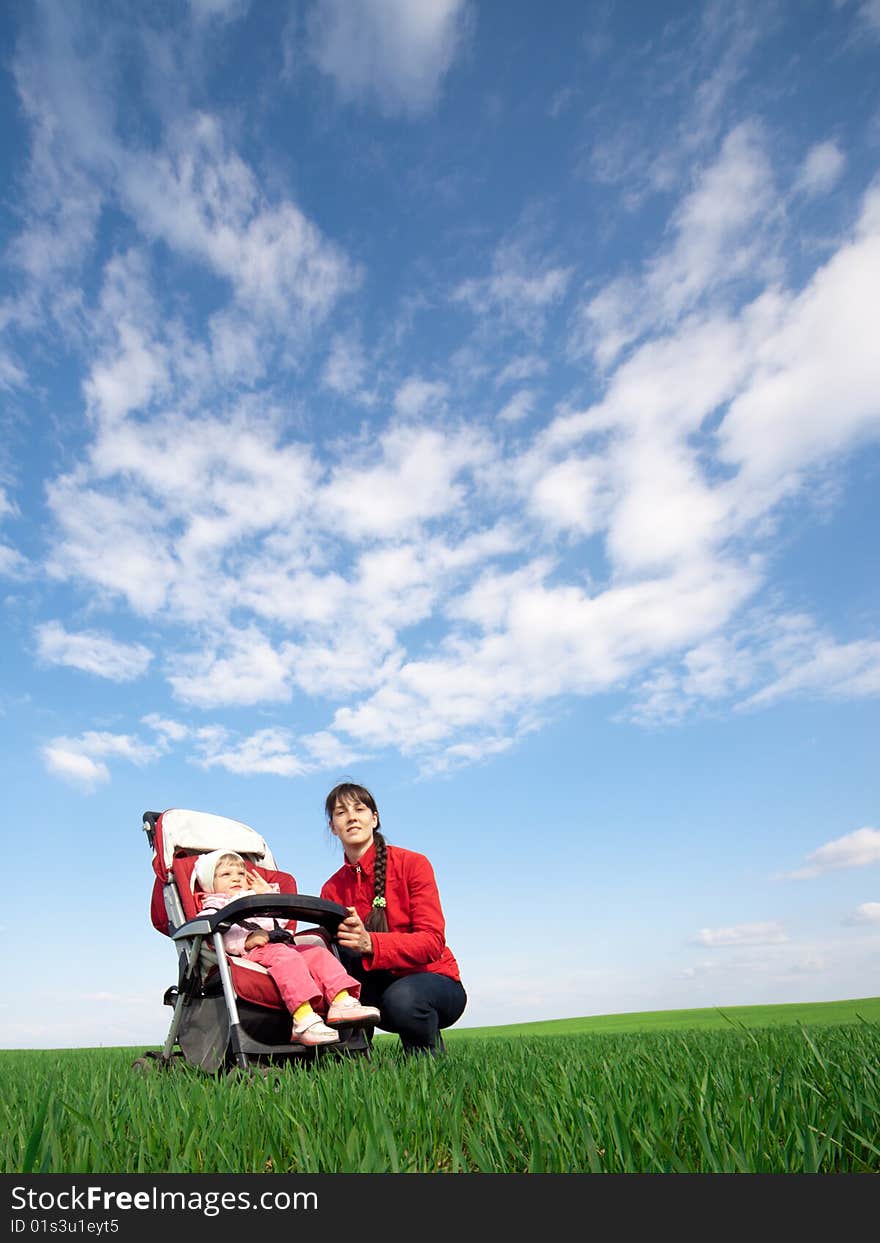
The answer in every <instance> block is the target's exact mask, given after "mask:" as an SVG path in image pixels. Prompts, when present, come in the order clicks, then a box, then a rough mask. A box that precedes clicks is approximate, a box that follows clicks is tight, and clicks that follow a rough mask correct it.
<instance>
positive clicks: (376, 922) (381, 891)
mask: <svg viewBox="0 0 880 1243" xmlns="http://www.w3.org/2000/svg"><path fill="white" fill-rule="evenodd" d="M373 842H374V844H375V847H376V853H375V855H374V857H373V906H372V909H371V911H370V913H369V915H368V916H367V919H366V923H365V924H364V927H365V928H366V930H367V932H387V931H388V916H387V915H386V913H385V870H386V866H387V863H388V844H387V842H386V841H385V838H384V837H383V836H382V834H381V833H380V832H379V830H378V829H374V830H373Z"/></svg>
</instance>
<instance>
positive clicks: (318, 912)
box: [171, 893, 348, 941]
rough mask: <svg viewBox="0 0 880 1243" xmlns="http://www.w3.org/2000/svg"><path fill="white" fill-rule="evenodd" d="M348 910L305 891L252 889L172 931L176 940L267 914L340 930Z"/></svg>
mask: <svg viewBox="0 0 880 1243" xmlns="http://www.w3.org/2000/svg"><path fill="white" fill-rule="evenodd" d="M347 914H348V911H347V910H346V909H345V907H344V906H340V905H339V903H338V902H328V901H327V900H326V899H324V898H315V897H312V896H311V895H309V894H304V893H273V894H265V893H249V894H246V895H245V897H243V898H236V899H235V901H234V902H228V903H227V904H226V906H224V907H222V908H221V909H220V910H219V911H201V912H200V913H199V914H198V915H196V916H195V918H194V919H190V920H188V921H187V922H186V923H185V924H181V925H180V927H179V928H178V929H177V930H176V931H175V932H173V933H172V934H171V936H172V940H174V941H179V940H181V939H182V938H184V937H192V936H206V935H208V934H209V933H212V932H215V931H216V930H217V928H218V927H221V926H223V925H228V924H237V923H239V922H240V921H241V920H243V919H247V917H248V916H249V915H267V916H269V917H271V918H275V919H287V920H289V919H296V920H300V919H308V920H311V921H313V922H314V923H316V924H320V925H321V927H323V928H326V929H327V930H328V932H330V933H331V935H332V934H333V933H335V932H336V929H337V928H338V927H339V925H340V923H341V922H342V920H343V919H345V917H346V915H347Z"/></svg>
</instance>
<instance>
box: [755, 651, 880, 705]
mask: <svg viewBox="0 0 880 1243" xmlns="http://www.w3.org/2000/svg"><path fill="white" fill-rule="evenodd" d="M803 693H812V694H814V695H822V696H825V697H828V698H834V699H856V698H861V697H863V696H868V695H880V642H876V641H869V640H861V641H857V642H854V643H835V642H833V641H832V640H828V639H825V640H820V641H819V642H818V644H817V646H816V650H815V652H814V653H812V654H811V655H810V656H809V658H807V659H805V660H804V661H803V662H802V663H800V664H798V665H797V666H796V667H795V668H792V669H789V670H788V671H787V672H786V673H785V674H783V676H782V677H780V678H777V679H776V681H774V682H771V683H770V685H769V686H764V687H762V688H761V690H759V691H757V692H756V693H755V694H754V695H751V696H750V697H749V698H748V699H747V700H746V701H745V703H744V705H743V706H744V707H763V706H764V705H766V704H770V703H775V702H776V701H777V700H779V699H782V698H784V697H786V696H789V695H796V694H803Z"/></svg>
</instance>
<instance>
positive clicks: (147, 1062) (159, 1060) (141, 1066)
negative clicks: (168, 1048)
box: [131, 1049, 183, 1075]
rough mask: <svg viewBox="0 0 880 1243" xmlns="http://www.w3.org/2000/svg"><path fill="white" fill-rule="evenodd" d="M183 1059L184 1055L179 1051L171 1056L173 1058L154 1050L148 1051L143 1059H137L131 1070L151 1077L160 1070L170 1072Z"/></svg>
mask: <svg viewBox="0 0 880 1243" xmlns="http://www.w3.org/2000/svg"><path fill="white" fill-rule="evenodd" d="M182 1057H183V1054H182V1053H180V1052H178V1051H177V1050H175V1052H174V1053H172V1054H171V1057H165V1056H164V1054H162V1053H155V1052H154V1051H153V1050H152V1049H148V1050H147V1052H146V1053H145V1054H144V1055H143V1057H138V1058H135V1060H134V1061H133V1062H132V1064H131V1069H132V1070H136V1071H137V1072H138V1074H140V1075H151V1074H154V1073H155V1072H156V1071H159V1070H170V1069H171V1067H172V1066H173V1065H174V1063H175V1062H176V1061H178V1060H180V1059H182Z"/></svg>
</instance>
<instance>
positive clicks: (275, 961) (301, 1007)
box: [194, 849, 379, 1047]
mask: <svg viewBox="0 0 880 1243" xmlns="http://www.w3.org/2000/svg"><path fill="white" fill-rule="evenodd" d="M194 874H195V879H196V882H197V888H196V890H195V895H196V897H197V899H198V901H199V905H200V908H201V909H203V910H222V908H223V907H224V906H226V905H227V903H229V902H232V901H233V900H234V899H236V898H241V897H243V896H245V895H246V894H261V893H278V892H279V887H278V885H277V884H271V883H270V882H268V881H267V880H265V879H264V877H262V876H261V875H260V874H259V873H258V872H256V871H253V870H251V869H248V868H247V867H246V865H245V861H244V859H243V858H242V857H241V855H239V854H238V853H236V852H235V851H231V850H222V849H221V850H213V851H210V852H208V853H207V854H203V855H200V856H199V858H198V859H197V861H196V864H195V868H194ZM223 944H224V947H225V948H226V952H227V953H228V954H233V955H236V956H240V957H244V958H247V959H248V960H250V961H252V962H257V963H259V964H260V965H261V966H263V967H265V968H266V970H267V971H268V973H269V975H270V976H271V978H272V980H273V981H274V983H275V985H276V987H277V989H278V992H279V993H280V995H281V998H282V1000H283V1002H284V1004H285V1006H286V1007H287V1009H288V1010H289V1011H290V1014H291V1016H292V1019H293V1029H292V1033H291V1043H292V1044H300V1045H305V1046H307V1047H313V1046H317V1045H326V1044H334V1043H336V1042H337V1041H338V1040H339V1031H338V1028H340V1027H343V1026H345V1027H372V1026H375V1024H376V1023H377V1022H378V1020H379V1011H378V1009H377V1008H376V1007H375V1006H362V1005H361V1004H360V1002H359V1000H358V998H359V996H360V983H359V982H358V981H357V980H356V979H355V978H354V977H353V976H350V975H349V974H348V973H347V972H346V971H345V970H344V968H343V967H342V964H341V963H340V961H339V959H338V958H337V957H336V956H335V955H334V954H332V953H331V952H330V951H329V950H328V949H327V948H326V947H325V946H324V945H321V944H308V945H304V944H297V943H296V942H295V941H294V938H293V936H292V934H291V933H290V932H288V931H287V930H286V929H285V928H283V927H281V925H280V924H279V921H278V920H276V919H270V918H267V917H262V916H252V917H250V918H249V919H243V920H241V922H239V923H236V924H233V925H232V926H231V927H230V928H228V929H227V931H226V932H224V934H223ZM322 1014H324V1016H325V1017H324V1018H322Z"/></svg>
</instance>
